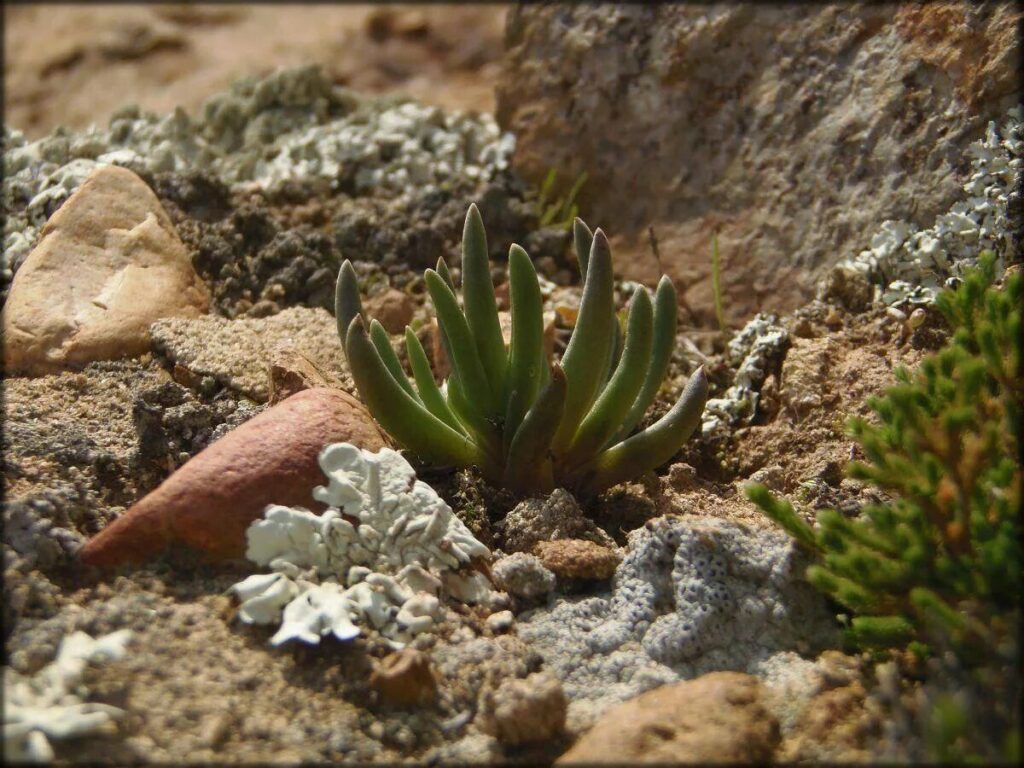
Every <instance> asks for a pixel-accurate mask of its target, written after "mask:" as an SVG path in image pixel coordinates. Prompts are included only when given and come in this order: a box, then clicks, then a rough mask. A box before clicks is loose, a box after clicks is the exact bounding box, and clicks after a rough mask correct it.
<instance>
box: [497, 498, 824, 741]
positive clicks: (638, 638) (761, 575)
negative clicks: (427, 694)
mask: <svg viewBox="0 0 1024 768" xmlns="http://www.w3.org/2000/svg"><path fill="white" fill-rule="evenodd" d="M805 565H806V564H805V563H804V562H803V561H802V559H801V557H800V555H799V554H798V551H797V549H796V548H795V547H794V545H793V543H792V541H791V540H790V539H789V537H787V536H786V535H785V534H784V533H782V532H777V531H770V530H757V531H754V530H751V529H748V528H746V527H744V526H741V525H738V524H735V523H731V522H726V521H724V520H721V519H718V518H711V517H696V516H687V517H662V518H658V519H656V520H653V521H650V522H649V523H648V524H647V525H646V526H645V527H644V528H640V529H637V530H635V531H633V532H632V533H631V534H630V535H629V552H628V554H627V556H626V558H625V559H624V560H623V562H622V564H621V565H620V566H619V568H618V570H617V571H616V573H615V577H614V579H613V582H612V589H611V591H610V592H607V593H603V594H600V595H598V596H596V597H564V598H560V599H558V600H556V601H555V602H554V603H553V604H549V606H547V607H543V608H538V609H536V610H534V611H531V612H527V613H523V614H521V615H520V616H519V620H518V622H517V632H518V634H519V637H520V638H521V639H522V640H524V641H525V642H526V643H527V644H528V645H530V646H531V647H532V649H533V650H535V651H536V652H537V653H539V654H540V655H541V656H542V657H543V658H544V660H545V668H546V669H549V670H551V671H552V672H554V673H555V674H556V675H558V677H559V678H560V679H561V680H562V682H563V684H564V685H565V690H566V693H567V694H568V696H569V699H570V701H571V704H570V719H571V720H573V721H574V728H575V727H580V726H581V725H582V724H584V723H585V721H587V720H588V719H591V718H593V717H595V716H596V715H597V714H598V713H599V712H600V711H601V710H603V708H605V707H606V706H608V705H609V704H611V703H614V702H617V701H622V700H625V699H627V698H631V697H633V696H636V695H638V694H640V693H642V692H644V691H646V690H649V689H651V688H654V687H656V686H658V685H661V684H663V683H668V682H675V681H677V680H681V679H690V678H693V677H696V676H698V675H700V674H703V673H704V672H710V671H714V670H736V671H743V672H749V673H751V674H757V673H758V670H759V669H760V667H761V665H763V664H764V662H765V660H766V659H768V658H770V657H772V656H773V655H774V654H777V653H781V652H786V651H798V652H801V653H809V652H813V651H814V650H815V649H817V647H819V646H821V645H824V644H826V643H828V642H829V641H831V640H834V639H835V634H834V633H835V628H834V621H833V618H832V616H831V614H830V612H829V611H828V609H827V607H826V605H825V601H824V599H823V598H822V596H821V595H820V594H819V593H817V592H815V591H814V589H813V588H812V587H810V586H809V585H808V584H807V583H806V582H804V581H803V579H802V573H803V569H804V566H805Z"/></svg>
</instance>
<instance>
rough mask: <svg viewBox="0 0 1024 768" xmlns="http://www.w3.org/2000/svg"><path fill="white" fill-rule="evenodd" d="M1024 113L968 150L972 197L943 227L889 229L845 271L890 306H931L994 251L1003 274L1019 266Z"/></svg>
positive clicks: (1017, 111)
mask: <svg viewBox="0 0 1024 768" xmlns="http://www.w3.org/2000/svg"><path fill="white" fill-rule="evenodd" d="M1022 121H1024V106H1017V107H1014V108H1013V109H1011V110H1010V111H1009V112H1008V113H1007V119H1006V121H1005V122H1004V123H1003V125H1002V127H1001V128H1000V127H999V126H997V124H996V122H995V121H992V122H990V123H989V124H988V129H987V130H986V132H985V137H984V138H983V139H981V140H979V141H976V142H974V143H973V144H971V145H970V147H968V149H967V154H968V156H969V157H970V161H971V172H970V175H969V176H968V178H967V181H966V183H965V184H964V185H963V189H964V193H965V195H966V196H965V197H964V198H963V199H961V200H959V201H957V202H956V203H954V204H953V207H952V208H950V210H949V211H948V212H947V213H944V214H942V215H940V216H938V217H936V219H935V224H934V225H933V226H932V227H930V228H928V229H922V230H919V229H917V227H915V226H914V225H913V224H908V223H907V222H904V221H892V220H890V221H885V222H883V223H882V225H881V227H880V228H879V229H878V231H877V232H876V233H875V235H874V236H873V237H872V238H871V242H870V246H869V247H868V248H867V249H865V250H863V251H861V252H860V254H858V255H857V256H856V257H855V258H854V259H852V260H850V261H847V262H843V263H842V264H840V265H839V267H840V268H852V269H856V270H858V271H860V272H863V273H864V274H865V275H867V277H868V279H869V280H871V282H873V283H874V284H875V286H876V291H875V292H876V298H877V299H881V300H882V301H883V302H884V303H885V304H889V305H897V304H905V303H911V304H923V303H930V302H931V301H933V300H934V298H935V295H936V294H937V293H938V292H939V291H940V290H941V289H942V288H943V287H944V285H945V284H946V282H947V280H948V279H949V278H951V277H954V278H955V277H959V276H960V275H962V274H963V271H964V269H966V268H968V267H970V266H972V265H974V264H975V263H976V261H977V257H978V254H979V253H980V252H981V251H982V250H986V249H987V250H991V251H994V252H995V254H996V256H997V257H998V260H999V261H998V268H999V269H1002V267H1004V266H1005V264H1007V263H1009V262H1008V260H1009V259H1011V258H1012V259H1014V260H1019V259H1020V255H1019V249H1020V247H1021V245H1022V244H1021V242H1020V239H1019V238H1020V233H1021V227H1022V224H1021V219H1022V217H1024V190H1022V184H1024V122H1022Z"/></svg>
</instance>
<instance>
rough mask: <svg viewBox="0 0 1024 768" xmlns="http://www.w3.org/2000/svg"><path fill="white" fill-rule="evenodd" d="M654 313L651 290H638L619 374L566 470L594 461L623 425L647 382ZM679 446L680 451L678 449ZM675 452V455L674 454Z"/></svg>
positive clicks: (589, 418)
mask: <svg viewBox="0 0 1024 768" xmlns="http://www.w3.org/2000/svg"><path fill="white" fill-rule="evenodd" d="M653 322H654V318H653V311H652V309H651V300H650V298H649V297H648V296H647V290H646V289H645V288H643V287H638V288H637V289H636V292H635V293H634V294H633V300H632V302H631V303H630V308H629V325H628V330H627V331H626V345H625V348H624V349H623V352H622V358H621V359H620V360H619V364H618V366H616V368H615V373H614V374H613V375H612V378H611V380H610V381H609V382H608V385H607V386H606V387H605V388H604V390H603V391H602V392H601V394H600V395H599V396H598V398H597V401H596V402H595V403H594V406H593V407H592V408H591V409H590V412H589V413H588V414H587V415H586V417H585V418H584V419H583V421H582V423H581V424H580V427H579V429H578V430H577V431H576V436H575V437H574V438H573V441H572V444H571V445H570V447H569V450H568V451H567V452H566V454H565V456H564V457H562V458H561V459H560V463H561V464H562V465H563V467H564V468H566V469H568V470H571V469H572V468H573V467H574V466H576V465H577V464H579V463H581V462H582V461H585V460H587V459H589V458H591V457H592V456H593V455H594V454H595V453H597V451H598V450H599V449H600V448H601V447H602V446H603V445H604V444H605V443H606V442H607V441H608V438H610V437H611V436H612V434H614V432H615V431H616V430H617V429H618V428H619V426H620V425H621V424H622V419H623V417H624V416H625V415H626V413H627V412H628V410H629V408H630V406H631V405H632V403H633V401H634V400H635V399H636V395H637V393H638V392H639V390H640V387H641V385H642V384H643V382H644V378H645V376H646V373H647V366H648V363H649V362H650V358H651V343H652V338H653ZM678 447H679V446H678V444H677V445H676V448H678ZM673 452H674V451H673Z"/></svg>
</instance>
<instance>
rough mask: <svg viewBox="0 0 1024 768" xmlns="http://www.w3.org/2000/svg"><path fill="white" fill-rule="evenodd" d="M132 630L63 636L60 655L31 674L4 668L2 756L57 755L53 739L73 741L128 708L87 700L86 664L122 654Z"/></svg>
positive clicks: (36, 758)
mask: <svg viewBox="0 0 1024 768" xmlns="http://www.w3.org/2000/svg"><path fill="white" fill-rule="evenodd" d="M130 639H131V631H130V630H127V629H122V630H119V631H117V632H112V633H111V634H109V635H104V636H103V637H100V638H98V639H95V640H94V639H93V638H91V637H89V635H87V634H85V633H84V632H75V633H73V634H71V635H68V636H67V637H65V638H64V639H63V640H62V641H61V644H60V648H59V650H58V651H57V658H56V659H55V660H54V661H52V662H51V663H50V664H48V665H47V666H46V667H44V668H43V669H42V670H40V671H39V672H38V673H36V674H35V675H32V676H26V675H22V674H19V673H18V672H16V671H15V670H12V669H10V668H4V673H3V674H4V686H3V689H4V706H3V722H4V756H5V758H6V759H8V760H12V761H16V762H38V763H46V762H51V761H52V760H53V759H54V752H53V747H52V746H51V744H50V740H51V739H69V738H73V737H76V736H84V735H87V734H92V733H96V732H98V731H103V730H104V729H106V728H108V727H109V724H110V723H113V722H114V721H116V720H119V719H121V717H123V716H124V711H123V710H121V709H118V708H117V707H112V706H110V705H109V704H100V703H89V702H85V701H84V699H85V696H86V695H87V692H86V691H85V690H84V689H83V687H82V676H83V675H84V674H85V669H86V666H87V665H88V664H90V663H93V662H99V661H109V660H116V659H119V658H121V657H122V656H123V655H124V653H125V645H126V644H127V642H128V641H129V640H130Z"/></svg>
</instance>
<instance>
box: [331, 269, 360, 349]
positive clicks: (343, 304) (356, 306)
mask: <svg viewBox="0 0 1024 768" xmlns="http://www.w3.org/2000/svg"><path fill="white" fill-rule="evenodd" d="M362 314H363V301H362V299H361V298H360V297H359V280H358V279H357V278H356V270H355V268H354V267H353V266H352V262H351V261H349V260H348V259H345V261H343V262H342V264H341V269H340V270H338V282H337V283H335V286H334V318H335V322H336V323H337V325H338V338H339V339H340V340H341V341H342V342H344V340H345V334H346V333H347V332H348V327H349V325H350V324H351V323H352V318H353V317H355V316H356V315H362ZM342 346H343V347H344V346H345V345H344V343H342Z"/></svg>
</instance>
